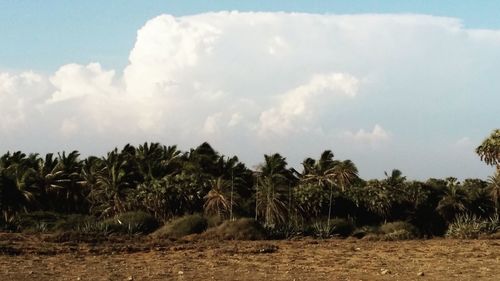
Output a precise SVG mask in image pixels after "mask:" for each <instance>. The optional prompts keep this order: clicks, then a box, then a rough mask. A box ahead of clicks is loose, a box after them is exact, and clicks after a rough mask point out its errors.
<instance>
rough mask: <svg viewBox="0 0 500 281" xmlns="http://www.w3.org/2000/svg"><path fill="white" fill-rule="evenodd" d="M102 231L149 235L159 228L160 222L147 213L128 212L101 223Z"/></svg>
mask: <svg viewBox="0 0 500 281" xmlns="http://www.w3.org/2000/svg"><path fill="white" fill-rule="evenodd" d="M98 227H100V228H102V229H106V230H107V231H109V232H112V233H120V234H147V233H150V232H153V231H154V230H155V229H157V228H158V221H157V220H156V219H155V217H153V216H152V215H150V214H148V213H145V212H141V211H138V212H127V213H123V214H119V215H117V216H115V217H113V218H109V219H106V220H104V221H102V222H101V226H98Z"/></svg>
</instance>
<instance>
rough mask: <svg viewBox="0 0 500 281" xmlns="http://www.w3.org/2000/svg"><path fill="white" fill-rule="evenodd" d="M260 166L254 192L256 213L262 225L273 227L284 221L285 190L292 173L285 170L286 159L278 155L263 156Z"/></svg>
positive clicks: (285, 211)
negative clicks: (256, 186) (261, 220)
mask: <svg viewBox="0 0 500 281" xmlns="http://www.w3.org/2000/svg"><path fill="white" fill-rule="evenodd" d="M264 160H265V162H264V163H263V164H262V165H261V166H260V168H259V170H260V173H259V177H258V180H257V185H258V189H257V191H256V195H255V196H256V211H257V212H256V213H257V214H259V215H260V216H262V217H264V224H265V225H266V226H268V227H275V226H276V225H279V224H281V223H284V222H285V221H286V213H287V208H286V203H285V202H286V198H285V196H286V195H285V194H286V189H287V188H288V187H289V183H290V181H291V180H292V179H293V173H292V172H291V171H290V170H289V169H287V168H286V166H287V162H286V159H285V158H284V157H283V156H281V155H280V154H278V153H275V154H272V155H264Z"/></svg>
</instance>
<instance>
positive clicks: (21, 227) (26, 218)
mask: <svg viewBox="0 0 500 281" xmlns="http://www.w3.org/2000/svg"><path fill="white" fill-rule="evenodd" d="M63 217H64V216H63V215H61V214H58V213H53V212H44V211H37V212H32V213H24V214H20V215H19V216H17V218H16V219H15V220H14V222H13V224H14V225H15V227H16V229H17V230H18V231H23V232H49V231H52V230H53V229H54V225H55V224H56V222H57V221H58V220H61V219H62V218H63Z"/></svg>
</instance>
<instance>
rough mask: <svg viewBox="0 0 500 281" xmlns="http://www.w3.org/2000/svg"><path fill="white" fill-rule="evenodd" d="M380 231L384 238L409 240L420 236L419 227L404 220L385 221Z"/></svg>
mask: <svg viewBox="0 0 500 281" xmlns="http://www.w3.org/2000/svg"><path fill="white" fill-rule="evenodd" d="M379 231H380V233H381V234H382V235H383V236H382V239H383V240H408V239H414V238H416V237H418V229H417V228H416V227H415V226H413V225H412V224H410V223H408V222H404V221H396V222H388V223H384V224H382V225H381V226H380V228H379Z"/></svg>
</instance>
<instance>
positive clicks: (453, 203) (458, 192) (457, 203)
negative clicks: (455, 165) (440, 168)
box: [436, 177, 468, 221]
mask: <svg viewBox="0 0 500 281" xmlns="http://www.w3.org/2000/svg"><path fill="white" fill-rule="evenodd" d="M467 201H468V198H467V194H466V192H465V191H464V190H463V189H462V188H460V185H459V183H458V181H457V179H456V178H453V177H450V178H447V179H446V189H445V190H444V195H443V197H442V198H441V200H439V202H438V205H437V207H436V211H437V212H438V213H439V214H440V215H441V216H442V217H443V218H444V219H445V220H447V221H450V220H452V219H453V218H454V217H455V215H456V214H458V213H461V212H464V211H465V210H466V209H467V208H466V206H467Z"/></svg>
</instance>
